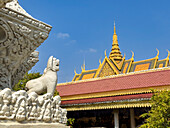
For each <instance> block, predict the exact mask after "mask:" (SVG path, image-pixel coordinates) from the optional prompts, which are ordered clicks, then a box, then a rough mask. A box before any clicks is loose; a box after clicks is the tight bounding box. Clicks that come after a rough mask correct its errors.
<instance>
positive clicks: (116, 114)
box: [114, 110, 119, 128]
mask: <svg viewBox="0 0 170 128" xmlns="http://www.w3.org/2000/svg"><path fill="white" fill-rule="evenodd" d="M114 124H115V128H119V110H115V111H114Z"/></svg>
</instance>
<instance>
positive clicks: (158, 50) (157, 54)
mask: <svg viewBox="0 0 170 128" xmlns="http://www.w3.org/2000/svg"><path fill="white" fill-rule="evenodd" d="M156 50H157V55H156V58H157V59H158V56H159V50H158V49H157V48H156Z"/></svg>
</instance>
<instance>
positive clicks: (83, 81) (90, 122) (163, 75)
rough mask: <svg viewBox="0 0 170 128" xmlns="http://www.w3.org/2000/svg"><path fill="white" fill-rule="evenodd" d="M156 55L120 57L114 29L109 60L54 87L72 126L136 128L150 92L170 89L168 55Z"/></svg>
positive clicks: (148, 103) (106, 58)
mask: <svg viewBox="0 0 170 128" xmlns="http://www.w3.org/2000/svg"><path fill="white" fill-rule="evenodd" d="M158 56H159V50H157V55H156V56H155V57H153V58H151V59H147V60H142V61H136V62H135V61H134V53H133V52H132V57H131V59H128V60H126V58H125V56H122V54H121V52H120V48H119V44H118V37H117V34H116V27H115V25H114V34H113V43H112V48H111V52H110V55H109V57H107V55H106V51H105V58H104V60H103V62H101V61H99V62H100V65H99V67H98V69H93V70H86V69H85V65H84V66H83V67H82V72H81V73H80V74H77V73H76V71H75V76H74V78H73V80H72V82H68V83H62V84H59V85H58V86H57V91H58V92H59V94H60V96H61V100H62V103H61V104H62V107H64V108H66V109H67V110H68V118H75V119H76V122H75V124H74V126H75V127H76V128H81V127H107V128H113V127H115V128H135V127H138V126H139V125H141V124H142V123H143V121H144V119H142V118H140V117H139V116H140V115H141V114H142V113H145V112H147V111H148V110H149V109H150V107H151V104H150V99H151V96H152V93H151V89H156V90H159V91H161V90H165V89H166V90H169V89H170V63H169V56H170V52H169V51H168V55H167V57H166V58H165V59H162V60H159V58H158Z"/></svg>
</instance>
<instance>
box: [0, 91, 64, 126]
mask: <svg viewBox="0 0 170 128" xmlns="http://www.w3.org/2000/svg"><path fill="white" fill-rule="evenodd" d="M60 103H61V98H60V96H55V97H53V96H52V95H51V94H50V93H47V94H44V95H41V96H39V95H37V93H35V92H31V93H30V94H27V93H26V91H24V90H20V91H17V92H14V93H12V91H11V90H10V89H9V88H5V89H4V90H2V91H1V92H0V119H1V121H2V119H3V120H12V121H18V122H49V123H52V122H53V123H56V122H58V123H63V124H66V122H67V110H66V109H62V108H61V107H60Z"/></svg>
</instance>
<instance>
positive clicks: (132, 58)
mask: <svg viewBox="0 0 170 128" xmlns="http://www.w3.org/2000/svg"><path fill="white" fill-rule="evenodd" d="M131 53H132V57H131V60H134V52H133V51H132V50H131Z"/></svg>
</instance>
